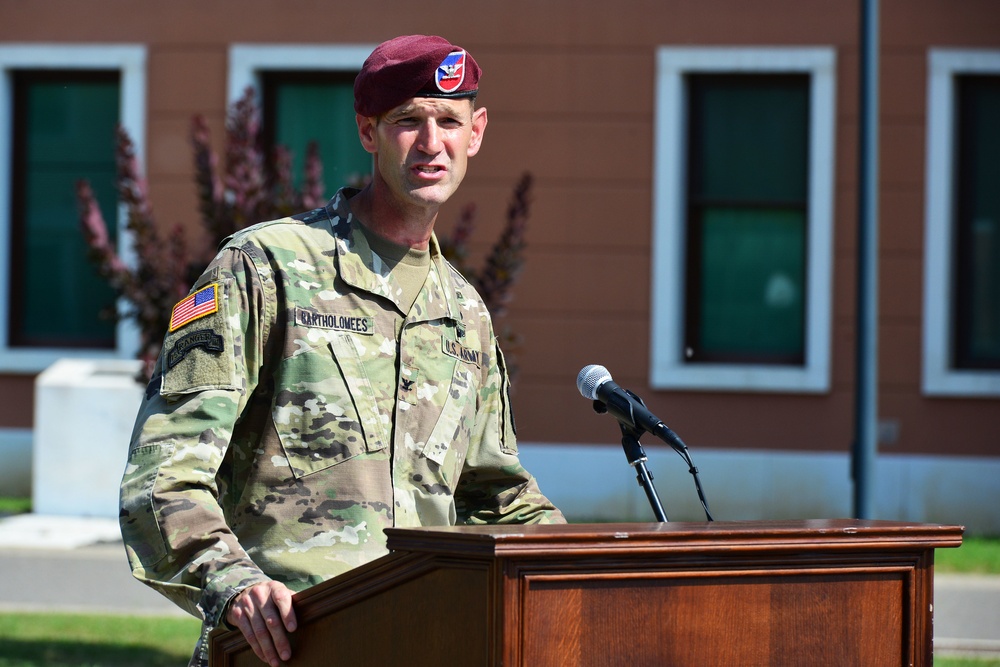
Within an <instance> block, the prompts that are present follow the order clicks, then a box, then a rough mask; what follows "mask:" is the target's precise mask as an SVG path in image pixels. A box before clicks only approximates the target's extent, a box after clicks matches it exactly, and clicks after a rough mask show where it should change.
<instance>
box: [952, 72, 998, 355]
mask: <svg viewBox="0 0 1000 667" xmlns="http://www.w3.org/2000/svg"><path fill="white" fill-rule="evenodd" d="M956 83H957V90H958V97H957V101H958V108H957V116H956V117H957V119H958V121H957V123H958V127H957V138H958V141H957V152H958V154H957V156H956V157H957V160H956V164H957V166H958V173H957V175H956V179H955V183H956V189H957V195H958V196H957V198H956V200H957V201H956V206H955V215H956V235H955V236H956V241H957V242H956V244H955V252H956V254H957V256H956V261H955V263H954V264H955V270H956V275H955V281H954V285H955V294H954V302H955V321H954V326H955V335H954V336H953V340H954V342H955V345H954V348H955V349H954V365H955V366H956V367H958V368H968V369H997V368H1000V76H996V75H992V76H986V75H983V76H978V75H977V76H973V75H969V76H960V77H958V80H957V82H956Z"/></svg>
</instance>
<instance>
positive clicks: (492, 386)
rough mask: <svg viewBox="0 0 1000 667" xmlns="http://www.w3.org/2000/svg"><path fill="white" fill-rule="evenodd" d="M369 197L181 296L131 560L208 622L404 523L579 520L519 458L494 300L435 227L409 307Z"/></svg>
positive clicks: (328, 571) (156, 388) (339, 204)
mask: <svg viewBox="0 0 1000 667" xmlns="http://www.w3.org/2000/svg"><path fill="white" fill-rule="evenodd" d="M351 194H352V193H351V192H348V191H344V190H342V191H340V192H339V193H338V194H337V195H336V196H335V197H334V198H333V199H332V200H331V201H330V203H329V204H327V206H326V207H325V208H321V209H317V210H315V211H312V212H310V213H307V214H304V215H300V216H296V217H295V218H284V219H281V220H276V221H272V222H267V223H262V224H259V225H256V226H254V227H251V228H248V229H246V230H244V231H241V232H239V233H237V234H236V235H235V236H234V237H232V238H231V239H230V240H229V241H228V243H227V244H226V245H225V246H224V248H223V249H222V250H221V251H220V253H219V255H218V256H217V257H216V258H215V260H214V261H213V262H212V264H211V265H210V266H209V268H208V269H207V270H206V271H205V273H204V274H203V275H202V277H201V278H200V279H199V280H198V282H197V283H196V284H195V286H194V288H193V289H192V293H191V296H189V297H188V298H187V299H185V300H184V301H182V302H181V303H180V304H178V306H177V308H175V312H174V316H173V319H172V323H171V331H170V332H169V333H168V334H167V336H166V338H165V341H164V346H163V350H162V352H161V355H160V358H159V360H158V361H157V366H156V371H155V372H154V378H153V381H152V382H151V383H150V386H149V388H148V389H147V392H146V398H145V400H144V402H143V404H142V407H141V408H140V411H139V415H138V418H137V420H136V425H135V428H134V430H133V433H132V440H131V444H130V449H129V457H128V464H127V467H126V470H125V475H124V478H123V480H122V488H121V528H122V534H123V537H124V541H125V545H126V550H127V553H128V557H129V560H130V563H131V565H132V569H133V573H134V575H135V576H136V577H137V578H138V579H140V580H142V581H143V582H145V583H147V584H149V585H150V586H152V587H153V588H156V589H157V590H159V591H160V592H161V593H163V594H164V595H166V596H167V597H169V598H170V599H172V600H173V601H174V602H176V603H177V604H178V605H180V606H181V607H183V608H185V609H187V610H188V611H190V612H191V613H192V614H195V615H197V616H200V617H202V618H204V619H205V627H206V629H208V628H211V627H213V626H215V625H217V624H218V623H220V622H221V621H222V620H223V619H222V618H221V616H222V614H223V612H224V610H225V608H226V605H227V603H228V601H229V600H230V599H231V598H232V597H233V596H234V595H235V594H236V593H237V592H239V591H240V590H242V589H243V588H245V587H247V586H250V585H252V584H255V583H258V582H261V581H264V580H266V579H267V578H272V579H275V580H278V581H281V582H283V583H285V584H286V585H287V586H288V587H289V588H291V589H292V590H302V589H304V588H307V587H309V586H311V585H314V584H316V583H318V582H321V581H324V580H326V579H329V578H330V577H333V576H335V575H338V574H341V573H343V572H345V571H347V570H349V569H351V568H353V567H356V566H358V565H360V564H362V563H365V562H368V561H370V560H372V559H374V558H377V557H379V556H382V555H384V554H385V553H387V550H386V546H385V536H384V533H383V530H384V529H385V528H386V527H389V526H418V525H447V524H456V523H466V524H481V523H534V522H559V523H561V522H563V521H564V519H563V517H562V515H561V513H560V512H559V511H558V510H557V509H555V508H554V507H553V506H552V504H551V503H550V502H549V501H548V500H547V499H546V498H545V496H543V495H542V494H541V493H540V491H539V489H538V487H537V485H536V483H535V480H534V478H533V477H532V476H531V475H530V474H529V473H528V472H527V471H526V470H525V469H524V468H523V467H522V466H521V465H520V463H519V461H518V458H517V446H516V442H515V437H514V432H513V431H514V424H513V419H512V416H511V409H510V403H509V396H508V391H507V390H508V386H507V374H506V371H505V369H504V364H503V356H502V355H501V353H500V350H499V347H498V346H497V342H496V338H495V336H494V332H493V329H492V324H491V321H490V318H489V314H488V313H487V311H486V308H485V306H484V304H483V302H482V299H481V298H480V297H479V295H478V294H477V293H476V291H475V290H474V289H473V287H472V286H471V285H469V284H468V283H467V282H466V281H465V279H464V278H463V277H462V276H461V275H460V274H459V273H458V272H457V271H455V270H454V269H453V268H452V267H451V266H450V265H449V264H448V263H447V262H446V261H445V260H444V259H443V258H442V257H441V255H440V252H439V251H438V248H437V241H436V239H432V241H431V258H432V260H431V267H430V272H429V274H428V277H427V280H426V282H425V283H424V286H423V288H422V290H421V292H420V294H419V295H418V296H417V300H416V302H415V303H414V304H413V306H412V308H411V309H410V311H409V312H408V313H406V314H404V313H402V312H401V311H400V309H399V308H398V306H397V304H396V301H395V297H394V295H396V294H397V293H398V290H397V287H396V285H394V281H393V277H392V276H391V275H390V273H389V271H388V270H387V268H386V267H385V266H384V265H383V264H382V262H381V260H380V259H379V257H378V255H375V254H373V253H372V252H371V250H370V249H369V247H368V243H367V241H366V240H365V237H364V234H363V233H362V232H361V230H359V229H358V228H357V225H356V223H353V224H352V216H351V213H350V210H349V208H348V205H347V198H348V197H349V196H350V195H351ZM203 639H204V635H203ZM196 657H197V656H196Z"/></svg>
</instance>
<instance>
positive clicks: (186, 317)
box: [169, 283, 219, 331]
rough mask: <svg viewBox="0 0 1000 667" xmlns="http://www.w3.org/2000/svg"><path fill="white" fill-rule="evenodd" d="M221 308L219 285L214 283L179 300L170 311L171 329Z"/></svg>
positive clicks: (174, 329)
mask: <svg viewBox="0 0 1000 667" xmlns="http://www.w3.org/2000/svg"><path fill="white" fill-rule="evenodd" d="M217 310H219V285H218V283H212V284H210V285H206V286H205V287H202V288H201V289H200V290H198V291H197V292H195V293H193V294H190V295H188V296H187V297H186V298H185V299H183V300H181V301H179V302H178V303H177V305H176V306H174V309H173V311H171V313H170V327H169V330H170V331H177V330H178V329H180V328H181V327H182V326H184V325H185V324H189V323H191V322H194V321H195V320H197V319H198V318H200V317H205V316H206V315H211V314H212V313H214V312H216V311H217Z"/></svg>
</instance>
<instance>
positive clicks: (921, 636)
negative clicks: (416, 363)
mask: <svg viewBox="0 0 1000 667" xmlns="http://www.w3.org/2000/svg"><path fill="white" fill-rule="evenodd" d="M387 534H388V536H389V548H390V550H391V551H392V553H391V554H390V555H388V556H385V557H384V558H381V559H379V560H376V561H374V562H372V563H369V564H367V565H365V566H362V567H360V568H357V569H355V570H353V571H351V572H348V573H346V574H344V575H341V576H339V577H336V578H334V579H331V580H330V581H327V582H325V583H323V584H320V585H318V586H315V587H313V588H311V589H309V590H306V591H303V592H301V593H299V594H297V595H296V596H295V606H296V614H297V616H298V618H299V623H300V629H299V630H298V631H297V632H296V633H295V634H294V635H293V653H294V658H293V660H292V663H291V664H293V665H301V666H303V667H308V666H311V665H317V666H318V665H323V666H325V667H339V666H341V665H343V666H344V667H347V666H351V667H359V666H360V667H365V666H371V667H376V666H378V667H384V666H386V665H406V666H407V667H423V666H426V667H440V666H441V665H449V667H452V666H454V667H465V666H469V667H473V666H475V667H482V666H484V665H485V666H496V667H500V666H501V665H503V666H504V667H509V666H520V667H549V666H551V667H598V666H608V667H612V666H614V667H618V666H620V665H626V664H627V665H671V666H681V667H683V666H685V665H692V666H694V665H698V666H702V665H706V664H739V665H775V664H808V665H917V666H920V665H930V664H931V661H932V645H931V641H932V619H933V605H932V602H933V564H934V549H936V548H944V547H957V546H959V545H961V540H962V537H961V536H962V528H961V527H959V526H939V525H929V524H908V523H900V522H884V521H856V520H849V519H841V520H815V521H777V522H714V523H662V524H661V523H656V524H590V525H583V524H570V525H562V526H479V527H457V526H456V527H441V528H416V529H390V530H389V531H387ZM211 664H212V665H213V667H219V666H223V665H224V666H226V667H229V666H239V667H243V666H248V667H249V666H252V667H259V666H260V665H262V664H263V663H262V662H260V661H259V660H257V658H256V657H255V656H254V655H253V652H252V651H251V650H250V648H249V646H247V645H246V643H245V641H244V640H243V638H242V636H241V635H240V633H239V632H238V631H216V633H214V634H213V636H212V640H211Z"/></svg>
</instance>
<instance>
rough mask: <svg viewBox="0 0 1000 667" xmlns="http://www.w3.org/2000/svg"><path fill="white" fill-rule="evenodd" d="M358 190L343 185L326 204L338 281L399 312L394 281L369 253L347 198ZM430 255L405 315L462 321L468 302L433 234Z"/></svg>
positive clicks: (378, 261) (386, 268) (422, 318)
mask: <svg viewBox="0 0 1000 667" xmlns="http://www.w3.org/2000/svg"><path fill="white" fill-rule="evenodd" d="M357 193H358V190H356V189H353V188H343V189H341V190H339V191H338V192H337V194H336V195H334V196H333V198H332V199H331V200H330V201H329V202H328V203H327V205H326V213H327V216H328V217H329V220H330V224H331V231H332V233H333V235H334V238H335V239H336V248H337V250H336V252H337V259H336V263H337V270H338V273H339V275H340V278H341V280H343V281H344V282H345V283H347V284H348V285H350V286H351V287H353V288H355V289H358V290H362V291H365V292H370V293H372V294H376V295H378V296H381V297H383V298H385V299H388V300H389V301H392V302H393V303H394V304H396V307H397V309H400V311H401V312H402V309H401V308H400V306H399V302H398V301H397V300H396V297H395V296H394V295H395V294H396V293H398V291H399V290H398V287H399V286H398V284H397V283H396V280H395V279H394V278H393V276H392V274H391V273H389V269H388V267H387V266H385V264H383V262H382V259H381V258H380V257H379V256H378V255H376V254H375V253H374V252H372V250H371V247H369V245H368V240H367V239H366V238H365V235H364V232H363V231H362V230H361V229H359V224H360V223H359V222H358V220H357V218H356V217H355V216H354V214H353V213H352V212H351V208H350V205H349V203H348V200H349V199H350V198H351V197H353V196H354V195H356V194H357ZM430 257H431V266H430V271H429V272H428V274H427V280H426V281H425V282H424V286H423V288H422V289H421V290H420V293H419V294H418V295H417V300H416V301H415V302H414V304H413V308H412V309H411V310H410V312H409V313H408V314H406V316H407V318H408V319H410V320H412V321H426V320H435V319H441V318H451V319H453V320H461V319H462V316H461V311H462V307H463V306H464V305H467V304H465V303H464V299H465V298H464V297H463V296H462V294H461V292H460V291H459V287H460V285H459V284H458V283H457V282H456V280H455V278H456V274H455V273H453V269H452V268H451V265H450V264H449V263H448V261H447V260H446V259H445V258H444V256H443V255H442V254H441V247H440V245H439V244H438V240H437V236H435V235H434V234H433V233H432V234H431V240H430ZM404 314H405V313H404Z"/></svg>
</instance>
